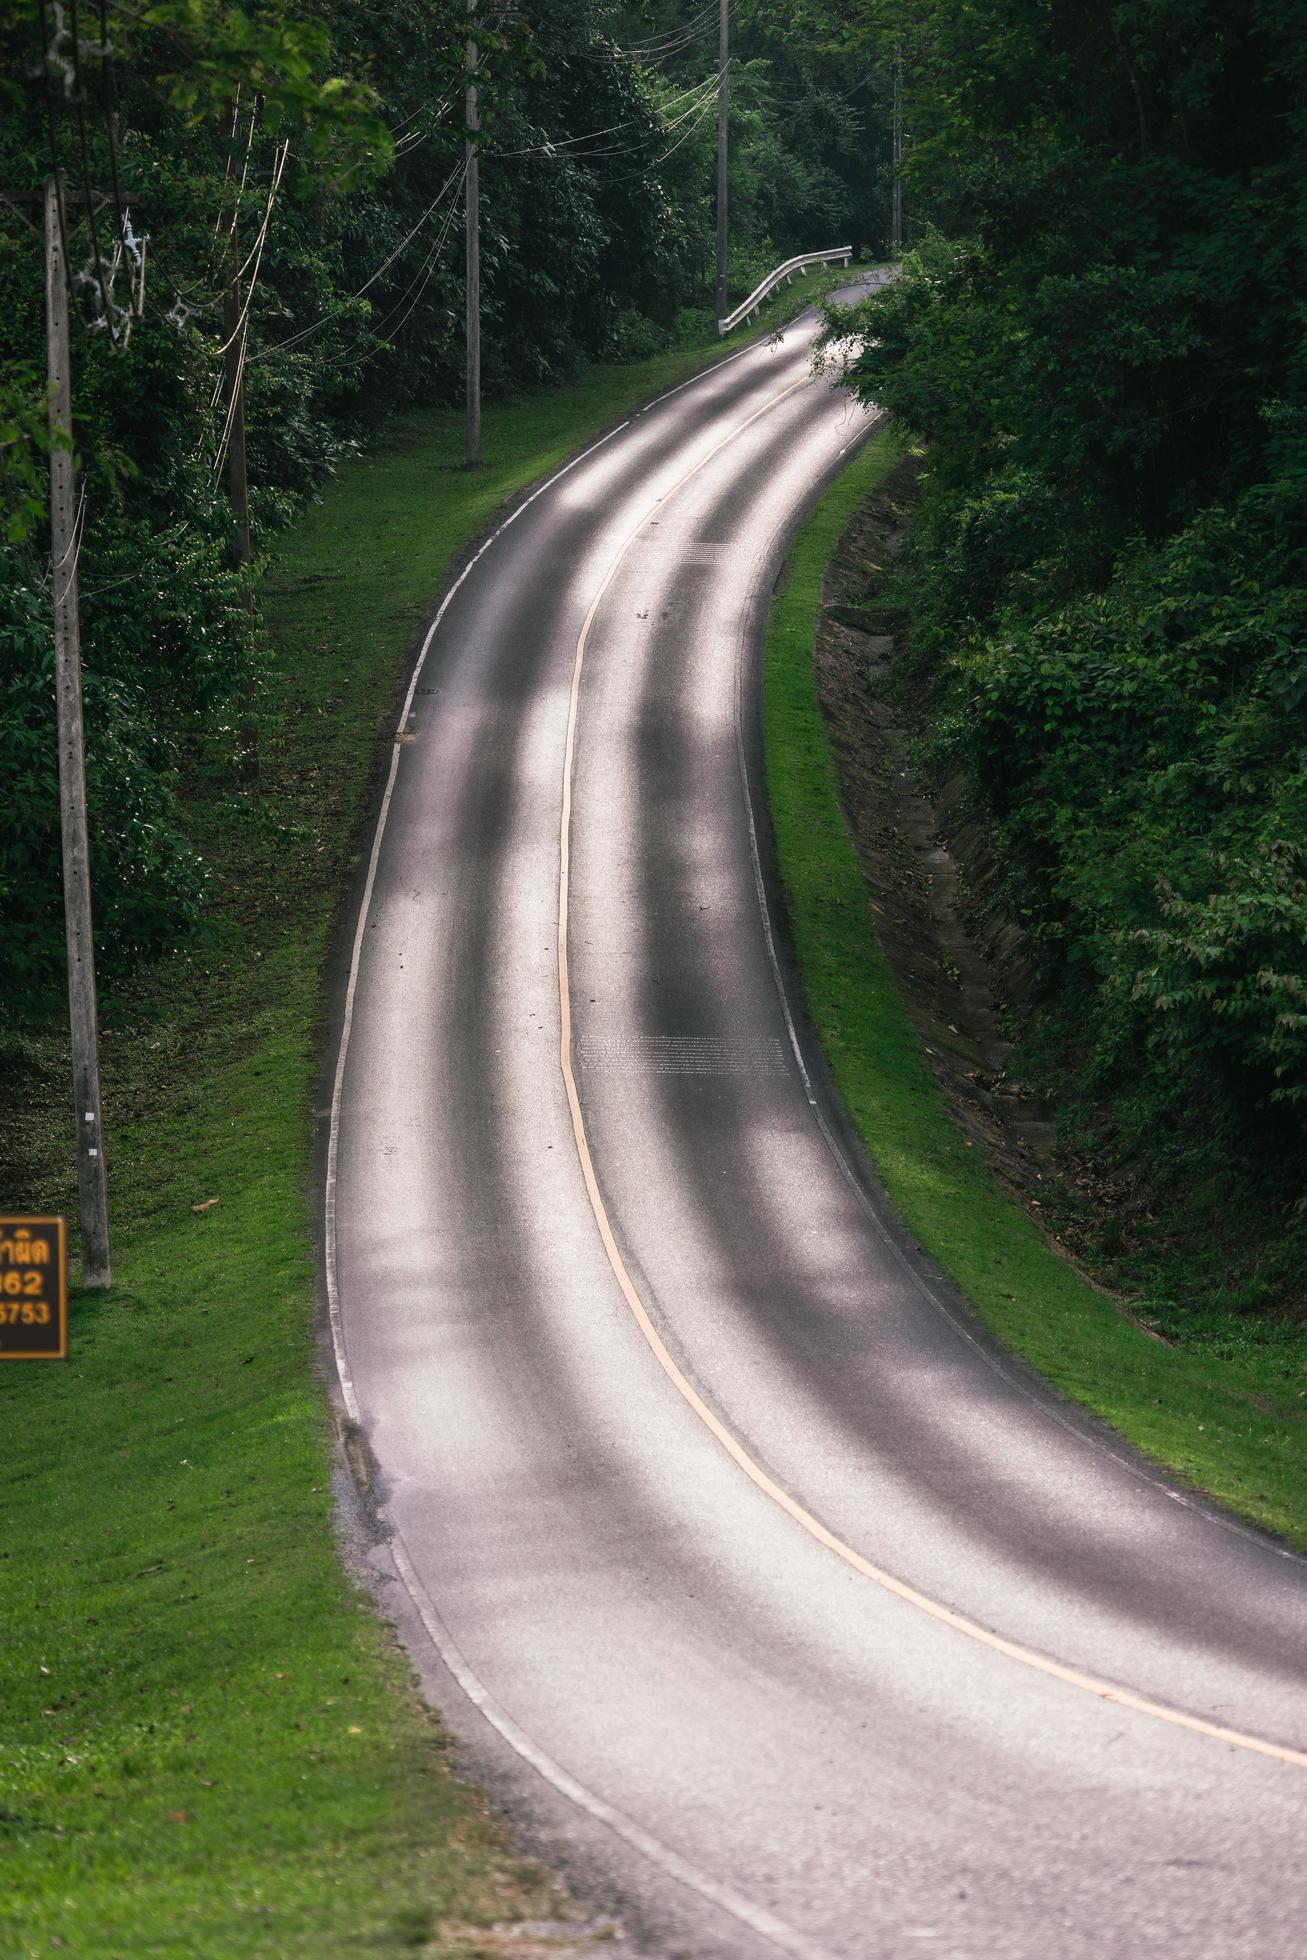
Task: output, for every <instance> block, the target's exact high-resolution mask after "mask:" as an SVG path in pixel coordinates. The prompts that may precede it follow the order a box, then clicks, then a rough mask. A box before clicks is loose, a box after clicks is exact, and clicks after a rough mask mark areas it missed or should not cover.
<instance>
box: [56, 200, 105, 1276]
mask: <svg viewBox="0 0 1307 1960" xmlns="http://www.w3.org/2000/svg"><path fill="white" fill-rule="evenodd" d="M45 306H46V358H47V362H48V367H49V380H50V551H51V561H52V564H53V567H54V661H55V699H56V705H57V714H58V731H59V817H60V827H61V833H62V841H63V873H64V926H65V932H66V936H67V942H68V1014H69V1022H70V1025H71V1029H72V1046H73V1097H74V1102H75V1111H76V1122H77V1196H78V1205H79V1211H80V1219H81V1234H82V1284H83V1285H84V1286H108V1285H109V1284H110V1283H111V1281H112V1278H113V1274H112V1269H111V1266H110V1261H109V1194H108V1186H107V1182H106V1178H105V1163H104V1133H103V1125H102V1122H101V1116H100V1038H99V1028H98V1020H97V1012H96V993H95V939H94V934H93V932H92V927H91V864H90V848H89V844H88V839H87V829H86V756H85V746H84V741H83V733H82V649H81V626H80V619H79V611H78V603H77V552H78V546H79V543H80V535H79V533H80V527H79V524H78V510H77V477H76V469H75V466H74V462H73V448H72V437H73V393H72V367H71V359H70V355H69V347H68V268H67V265H66V264H65V261H64V246H63V232H62V227H61V225H60V219H59V185H58V183H57V182H56V180H55V179H54V178H53V177H50V178H48V179H47V180H46V186H45Z"/></svg>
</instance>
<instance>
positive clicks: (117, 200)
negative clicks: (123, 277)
mask: <svg viewBox="0 0 1307 1960" xmlns="http://www.w3.org/2000/svg"><path fill="white" fill-rule="evenodd" d="M100 58H101V60H102V61H103V62H104V76H105V83H106V96H107V102H106V106H105V112H104V126H105V131H106V134H107V135H108V138H109V181H110V183H111V184H112V185H113V208H114V214H115V216H116V217H117V219H118V236H119V238H121V237H122V236H123V229H124V221H125V216H126V214H125V211H124V208H123V194H122V189H121V186H120V184H119V181H118V141H117V137H116V136H115V134H114V122H115V120H116V118H117V114H118V90H117V87H116V86H115V83H114V70H113V53H112V50H111V49H110V46H109V12H108V4H107V0H100Z"/></svg>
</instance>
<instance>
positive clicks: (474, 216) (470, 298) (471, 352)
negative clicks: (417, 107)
mask: <svg viewBox="0 0 1307 1960" xmlns="http://www.w3.org/2000/svg"><path fill="white" fill-rule="evenodd" d="M476 4H477V0H467V10H468V13H469V14H473V13H475V12H476ZM477 63H478V56H477V44H476V42H475V41H471V40H470V41H469V42H468V44H467V72H468V74H469V75H475V74H476V71H477ZM464 120H465V126H466V129H467V140H466V142H465V144H464V154H465V160H466V164H467V176H466V178H465V179H464V225H465V229H466V232H467V466H468V468H469V469H470V470H474V469H477V468H478V467H479V465H480V462H481V230H480V226H481V186H480V181H479V177H478V172H477V163H478V158H477V146H476V143H475V142H474V141H473V138H474V137H475V135H476V132H477V130H478V129H479V127H480V123H479V122H478V119H477V91H476V83H475V82H473V81H470V82H469V83H468V85H467V111H466V116H465V119H464Z"/></svg>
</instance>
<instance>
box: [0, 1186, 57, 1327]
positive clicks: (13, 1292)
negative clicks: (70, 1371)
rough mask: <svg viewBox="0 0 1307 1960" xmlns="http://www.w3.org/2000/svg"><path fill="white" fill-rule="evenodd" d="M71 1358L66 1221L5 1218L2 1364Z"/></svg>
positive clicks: (0, 1231)
mask: <svg viewBox="0 0 1307 1960" xmlns="http://www.w3.org/2000/svg"><path fill="white" fill-rule="evenodd" d="M67 1359H68V1231H67V1227H66V1226H65V1224H64V1221H63V1219H62V1218H0V1361H66V1360H67Z"/></svg>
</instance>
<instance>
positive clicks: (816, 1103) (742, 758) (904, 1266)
mask: <svg viewBox="0 0 1307 1960" xmlns="http://www.w3.org/2000/svg"><path fill="white" fill-rule="evenodd" d="M884 419H885V417H884V414H883V412H882V414H881V415H880V416H878V417H877V419H876V420H875V421H874V422H872V423H871V425H870V426H869V427H868V428H867V429H866V430H865V431H863V432H862V433H861V434H859V435H858V436H855V437H854V438H853V439H852V441H851V442H848V443H846V444H845V445H844V448H843V449H841V450H840V452H839V454H840V455H841V456H843V455H844V454H845V451H846V450H848V449H851V448H853V447H854V445H855V444H856V445H857V447H858V448H859V449H861V448H862V446H863V445H864V444H865V443H866V442H868V441H869V440H870V439H871V437H872V436H873V435H874V433H875V431H876V429H877V428H878V427H879V425H880V423H881V422H882V421H883V420H884ZM835 480H836V479H835V478H832V480H831V483H830V484H828V485H827V489H830V488H831V487H833V484H834V482H835ZM821 494H822V495H824V494H825V492H824V491H823V492H822V493H821ZM804 521H805V518H801V519H800V520H799V524H798V525H796V526H795V527H794V531H793V532H791V534H790V536H789V538H788V539H787V540H786V547H787V548H788V545H789V544H790V543H792V542H793V539H794V537H795V536H796V535H797V533H798V530H799V528H800V526H801V525H802V523H803V522H804ZM770 618H771V609H770V603H769V605H768V610H767V614H766V622H767V623H769V622H770ZM765 632H766V624H765V625H764V633H765ZM743 653H744V647H743V644H741V646H740V647H739V648H738V649H737V653H736V667H735V752H736V759H737V763H738V766H739V772H740V784H741V787H742V790H743V794H744V814H745V820H746V823H747V825H748V831H749V853H750V856H751V858H752V861H753V882H754V889H755V891H756V893H757V897H758V909H759V911H760V913H761V914H762V929H763V936H764V938H765V939H766V942H767V958H768V960H769V962H770V964H771V970H772V979H773V980H774V981H775V983H776V992H777V995H778V996H779V998H780V1003H781V1013H782V1014H783V1016H784V1017H785V1028H786V1032H787V1033H788V1035H789V1038H790V1047H791V1048H792V1049H793V1051H794V1060H795V1063H796V1064H797V1066H798V1070H799V1077H800V1080H801V1081H802V1083H803V1090H804V1094H805V1095H806V1096H807V1099H808V1103H809V1106H810V1107H811V1109H812V1113H813V1116H814V1118H815V1120H816V1123H817V1127H818V1129H819V1130H820V1131H821V1134H822V1136H823V1138H824V1139H825V1142H826V1147H827V1148H828V1150H829V1151H830V1153H831V1155H832V1156H833V1157H834V1159H835V1162H836V1164H837V1165H838V1167H839V1170H840V1172H841V1174H842V1176H843V1178H844V1180H845V1182H846V1184H847V1185H848V1186H849V1189H850V1190H851V1191H852V1193H853V1195H854V1197H855V1198H856V1199H857V1202H858V1205H859V1207H860V1208H861V1210H862V1212H863V1213H864V1215H865V1216H866V1217H867V1218H868V1219H869V1220H870V1222H871V1224H872V1226H873V1227H874V1229H875V1231H876V1234H877V1236H878V1238H879V1239H880V1240H881V1242H882V1243H883V1244H884V1245H885V1247H886V1248H887V1249H888V1251H889V1252H890V1253H891V1254H892V1255H893V1257H894V1259H895V1260H896V1261H897V1263H898V1265H899V1267H900V1269H901V1270H902V1271H903V1272H904V1273H905V1274H906V1275H907V1277H908V1279H909V1280H910V1281H911V1283H912V1284H913V1285H914V1286H915V1287H916V1288H917V1290H918V1291H919V1292H920V1293H921V1295H922V1297H923V1299H925V1300H926V1301H927V1302H928V1303H929V1304H930V1306H932V1307H933V1308H934V1309H935V1312H936V1313H937V1314H939V1315H940V1317H941V1318H942V1319H943V1320H945V1321H946V1322H947V1323H948V1325H949V1326H950V1327H951V1328H952V1329H953V1331H954V1333H955V1334H957V1335H958V1336H959V1338H960V1339H961V1340H963V1341H965V1342H966V1343H967V1345H968V1347H970V1348H972V1349H973V1350H974V1351H975V1353H976V1354H977V1355H978V1356H979V1358H980V1359H981V1360H982V1361H983V1362H984V1364H985V1366H986V1367H987V1368H989V1369H990V1370H991V1371H992V1372H993V1373H994V1374H996V1375H997V1376H998V1378H999V1380H1000V1381H1002V1382H1004V1383H1005V1384H1006V1385H1007V1387H1008V1388H1010V1389H1012V1390H1013V1391H1014V1393H1016V1394H1017V1395H1019V1396H1021V1397H1022V1399H1023V1400H1024V1401H1026V1402H1028V1403H1029V1404H1030V1406H1031V1407H1032V1408H1034V1409H1037V1410H1038V1411H1039V1412H1040V1414H1041V1415H1044V1416H1047V1417H1048V1418H1049V1419H1050V1420H1051V1421H1053V1422H1055V1423H1057V1424H1058V1425H1059V1427H1060V1428H1062V1429H1064V1430H1065V1431H1066V1432H1067V1434H1068V1435H1069V1436H1073V1437H1074V1438H1075V1439H1076V1441H1077V1442H1079V1443H1081V1444H1083V1445H1084V1446H1085V1448H1087V1449H1090V1450H1096V1451H1097V1452H1098V1453H1099V1454H1100V1455H1102V1456H1105V1457H1107V1458H1109V1460H1110V1461H1111V1462H1113V1463H1115V1464H1117V1465H1118V1466H1119V1467H1120V1468H1121V1469H1123V1470H1126V1471H1128V1472H1129V1473H1130V1475H1131V1476H1132V1477H1134V1478H1135V1479H1136V1480H1137V1481H1138V1482H1139V1483H1142V1484H1147V1485H1148V1486H1149V1487H1150V1488H1151V1489H1153V1490H1156V1491H1160V1493H1161V1494H1162V1496H1163V1497H1167V1498H1169V1499H1170V1500H1171V1502H1172V1503H1173V1504H1179V1505H1181V1506H1182V1507H1183V1508H1184V1509H1185V1510H1186V1511H1190V1512H1192V1513H1193V1515H1194V1516H1195V1517H1200V1518H1204V1519H1206V1521H1207V1522H1208V1523H1209V1524H1217V1525H1220V1526H1221V1528H1222V1530H1224V1531H1228V1532H1231V1533H1233V1535H1234V1536H1235V1537H1236V1538H1242V1539H1244V1540H1245V1541H1246V1542H1247V1543H1248V1544H1250V1545H1255V1546H1257V1547H1258V1549H1259V1550H1261V1551H1264V1552H1270V1553H1272V1554H1273V1555H1274V1556H1275V1557H1276V1558H1281V1559H1288V1560H1289V1561H1290V1562H1291V1563H1292V1564H1295V1565H1307V1559H1304V1557H1303V1555H1302V1553H1301V1552H1297V1551H1295V1550H1294V1549H1293V1547H1292V1546H1290V1545H1277V1544H1276V1543H1275V1541H1274V1539H1272V1538H1269V1537H1267V1536H1266V1535H1265V1534H1263V1533H1262V1532H1259V1531H1255V1530H1253V1529H1251V1528H1250V1527H1249V1526H1247V1525H1244V1524H1241V1523H1240V1522H1239V1520H1238V1519H1237V1518H1232V1517H1229V1516H1227V1515H1226V1514H1225V1513H1224V1512H1223V1511H1221V1510H1219V1509H1218V1508H1217V1507H1216V1506H1215V1505H1212V1504H1206V1503H1202V1502H1199V1501H1197V1500H1196V1499H1194V1498H1192V1497H1190V1496H1189V1494H1188V1493H1187V1492H1186V1491H1184V1490H1181V1489H1179V1488H1178V1487H1177V1486H1176V1485H1174V1484H1170V1483H1168V1482H1166V1480H1165V1479H1164V1478H1162V1477H1154V1476H1152V1475H1151V1474H1150V1472H1149V1471H1147V1470H1146V1469H1145V1468H1144V1467H1143V1465H1142V1463H1137V1462H1135V1461H1134V1460H1133V1459H1132V1458H1131V1457H1129V1456H1126V1455H1125V1454H1124V1452H1122V1451H1120V1450H1115V1449H1113V1448H1112V1445H1111V1444H1110V1443H1109V1442H1107V1441H1106V1440H1105V1439H1104V1438H1103V1437H1101V1436H1098V1435H1095V1434H1093V1433H1092V1432H1090V1431H1088V1430H1086V1429H1085V1428H1084V1427H1083V1425H1082V1424H1081V1423H1078V1422H1075V1421H1073V1420H1072V1418H1071V1417H1070V1416H1069V1415H1067V1414H1065V1413H1064V1412H1063V1411H1062V1410H1061V1409H1059V1408H1058V1407H1057V1405H1056V1403H1055V1402H1054V1401H1053V1400H1052V1399H1051V1397H1046V1396H1043V1395H1040V1394H1039V1393H1038V1391H1037V1390H1036V1389H1034V1388H1032V1387H1031V1386H1030V1384H1029V1383H1028V1382H1025V1381H1023V1380H1022V1379H1021V1377H1020V1375H1018V1374H1015V1373H1014V1372H1013V1371H1012V1370H1011V1369H1010V1368H1007V1367H1005V1366H1004V1364H1003V1362H1002V1360H1001V1359H1000V1358H999V1356H998V1355H996V1354H994V1353H993V1352H992V1351H991V1349H990V1348H989V1346H988V1344H987V1343H986V1342H984V1341H981V1340H978V1339H977V1337H976V1334H975V1332H974V1331H973V1329H972V1328H970V1327H968V1326H967V1324H966V1322H965V1321H964V1320H963V1319H962V1318H961V1317H960V1315H958V1314H957V1313H955V1312H954V1310H953V1308H952V1307H950V1306H949V1304H948V1302H947V1301H946V1300H944V1299H942V1298H941V1296H940V1294H939V1293H938V1292H937V1291H936V1289H935V1288H934V1287H933V1286H932V1285H931V1283H930V1281H929V1280H928V1279H927V1277H926V1275H925V1273H924V1272H922V1270H921V1267H920V1264H919V1263H918V1262H917V1261H915V1260H912V1259H910V1258H909V1257H908V1255H907V1253H906V1252H905V1251H904V1249H903V1247H902V1246H901V1245H900V1244H899V1242H898V1239H897V1238H896V1237H895V1235H894V1233H893V1232H891V1231H890V1229H889V1227H888V1226H887V1224H886V1223H885V1220H884V1219H883V1218H882V1217H881V1215H880V1210H879V1207H878V1206H877V1204H876V1201H875V1199H874V1198H873V1196H872V1194H871V1193H870V1192H869V1191H868V1190H867V1188H866V1185H865V1183H864V1181H863V1179H862V1178H861V1177H860V1176H859V1175H858V1172H857V1170H856V1169H855V1167H854V1166H853V1164H852V1163H851V1162H850V1160H849V1156H848V1153H847V1151H846V1150H845V1149H844V1146H843V1145H842V1144H841V1142H840V1140H839V1138H838V1137H837V1136H836V1135H835V1132H834V1131H833V1130H832V1129H831V1126H830V1124H829V1123H828V1122H827V1120H826V1113H825V1111H824V1109H823V1108H822V1106H821V1102H820V1100H819V1098H818V1096H817V1093H816V1091H815V1089H814V1087H813V1083H812V1077H811V1075H810V1074H809V1072H808V1065H807V1062H806V1061H805V1060H804V1056H803V1049H802V1047H801V1045H800V1042H799V1035H798V1029H797V1028H796V1027H795V1023H794V1015H793V1013H792V1011H791V1007H790V997H789V992H788V989H787V988H786V985H785V976H784V973H783V972H782V969H781V963H780V957H779V955H778V953H777V951H776V936H775V932H774V930H773V926H772V916H771V906H770V904H769V903H768V899H767V886H766V881H765V879H764V877H763V873H762V857H761V853H760V851H759V848H758V825H757V820H756V816H755V811H754V801H753V790H752V787H751V785H750V782H749V770H748V762H747V758H746V754H745V745H744V728H743V713H744V711H743V687H744V677H743V672H742V655H743ZM764 659H765V641H764ZM850 1120H852V1119H851V1118H850ZM868 1154H869V1155H871V1153H870V1152H869V1153H868ZM873 1163H874V1158H873ZM926 1257H927V1259H929V1258H930V1255H929V1253H927V1254H926Z"/></svg>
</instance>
